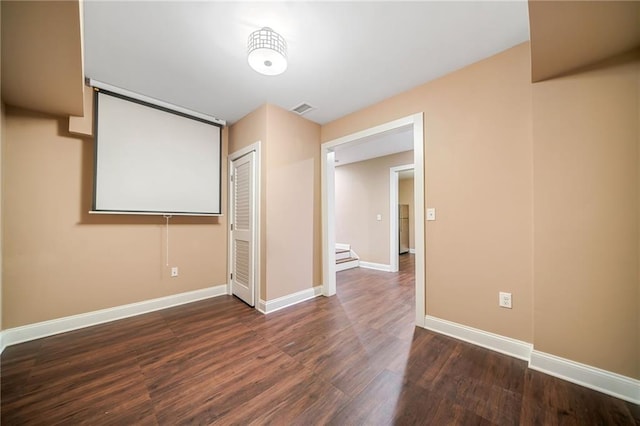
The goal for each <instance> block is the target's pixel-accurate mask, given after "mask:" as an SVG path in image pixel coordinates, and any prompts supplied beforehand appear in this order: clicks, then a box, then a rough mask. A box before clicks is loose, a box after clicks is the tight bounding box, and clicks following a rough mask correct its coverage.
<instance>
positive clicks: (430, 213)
mask: <svg viewBox="0 0 640 426" xmlns="http://www.w3.org/2000/svg"><path fill="white" fill-rule="evenodd" d="M427 220H436V209H435V208H434V207H430V208H428V209H427Z"/></svg>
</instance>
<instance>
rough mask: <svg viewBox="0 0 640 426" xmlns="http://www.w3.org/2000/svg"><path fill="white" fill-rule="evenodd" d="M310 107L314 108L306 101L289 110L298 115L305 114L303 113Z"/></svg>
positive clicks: (310, 108) (309, 109)
mask: <svg viewBox="0 0 640 426" xmlns="http://www.w3.org/2000/svg"><path fill="white" fill-rule="evenodd" d="M312 109H316V107H313V106H311V105H309V104H308V103H306V102H303V103H301V104H300V105H298V106H297V107H293V108H291V111H292V112H295V113H296V114H298V115H302V114H305V113H307V112H309V111H311V110H312Z"/></svg>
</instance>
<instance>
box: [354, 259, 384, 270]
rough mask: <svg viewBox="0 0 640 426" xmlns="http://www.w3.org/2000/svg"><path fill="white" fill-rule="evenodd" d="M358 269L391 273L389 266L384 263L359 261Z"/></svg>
mask: <svg viewBox="0 0 640 426" xmlns="http://www.w3.org/2000/svg"><path fill="white" fill-rule="evenodd" d="M360 267H361V268H366V269H375V270H376V271H384V272H391V265H385V264H384V263H373V262H363V261H362V260H361V261H360Z"/></svg>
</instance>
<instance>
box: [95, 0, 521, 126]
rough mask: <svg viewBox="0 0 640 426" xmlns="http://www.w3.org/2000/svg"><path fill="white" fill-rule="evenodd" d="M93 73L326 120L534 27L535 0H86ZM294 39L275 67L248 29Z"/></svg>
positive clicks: (185, 98)
mask: <svg viewBox="0 0 640 426" xmlns="http://www.w3.org/2000/svg"><path fill="white" fill-rule="evenodd" d="M84 17H85V19H84V60H85V74H86V76H88V77H91V78H93V79H96V80H99V81H102V82H105V83H108V84H111V85H114V86H118V87H122V88H124V89H127V90H130V91H133V92H136V93H140V94H142V95H146V96H149V97H153V98H157V99H160V100H163V101H165V102H169V103H172V104H176V105H179V106H182V107H184V108H188V109H192V110H195V111H199V112H203V113H206V114H210V115H214V116H216V117H218V118H220V119H223V120H227V122H228V123H233V122H235V121H237V120H239V119H240V118H242V117H243V116H244V115H246V114H247V113H249V112H251V111H252V110H254V109H256V108H257V107H259V106H260V105H262V104H264V103H271V104H275V105H278V106H280V107H282V108H285V109H291V108H293V107H295V106H297V105H299V104H300V103H301V102H306V103H308V104H310V105H312V106H314V107H316V109H315V110H313V111H311V112H309V113H307V114H306V115H305V117H306V118H308V119H310V120H313V121H315V122H317V123H320V124H323V123H326V122H329V121H332V120H334V119H336V118H339V117H342V116H344V115H346V114H348V113H351V112H354V111H357V110H359V109H361V108H364V107H366V106H368V105H371V104H373V103H375V102H378V101H380V100H383V99H385V98H388V97H390V96H392V95H394V94H397V93H400V92H402V91H405V90H408V89H410V88H412V87H415V86H417V85H420V84H422V83H425V82H427V81H430V80H433V79H435V78H437V77H440V76H442V75H445V74H447V73H449V72H451V71H454V70H456V69H459V68H461V67H464V66H466V65H468V64H471V63H473V62H476V61H478V60H480V59H483V58H486V57H488V56H491V55H493V54H495V53H498V52H500V51H502V50H505V49H507V48H509V47H511V46H514V45H516V44H519V43H521V42H523V41H526V40H528V39H529V22H528V11H527V2H526V1H524V0H519V1H496V2H487V1H472V2H459V1H439V2H431V1H429V2H379V1H378V2H319V1H313V2H277V3H276V2H258V3H249V2H203V1H199V2H186V1H177V2H161V1H142V2H133V1H126V2H125V1H95V0H85V2H84ZM263 26H269V27H271V28H273V29H274V30H276V31H277V32H279V33H280V34H282V35H283V36H284V37H285V38H286V40H287V43H288V46H289V52H288V57H289V68H288V69H287V71H286V72H285V73H284V74H282V75H280V76H274V77H268V76H262V75H259V74H257V73H256V72H255V71H253V70H252V69H251V68H249V66H248V64H247V59H246V43H247V37H248V36H249V34H250V33H251V32H252V31H254V30H256V29H259V28H261V27H263Z"/></svg>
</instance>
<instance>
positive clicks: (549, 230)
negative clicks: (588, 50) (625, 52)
mask: <svg viewBox="0 0 640 426" xmlns="http://www.w3.org/2000/svg"><path fill="white" fill-rule="evenodd" d="M639 79H640V52H638V54H636V55H635V58H632V57H630V56H625V57H622V58H617V59H615V60H613V61H609V62H608V63H604V64H601V65H599V66H595V67H591V68H590V69H588V70H584V71H582V72H578V73H575V74H573V75H570V76H566V77H563V78H558V79H554V80H549V81H546V82H542V83H537V84H534V85H533V123H534V125H533V135H534V141H535V144H534V194H533V195H534V200H535V203H534V217H535V221H534V241H535V252H534V266H535V270H534V272H535V277H536V280H535V300H534V307H535V310H534V330H535V338H534V341H535V346H536V349H538V350H541V351H544V352H548V353H552V354H555V355H559V356H562V357H565V358H569V359H573V360H576V361H579V362H582V363H585V364H589V365H593V366H596V367H600V368H604V369H607V370H611V371H614V372H617V373H620V374H624V375H627V376H631V377H636V378H638V377H640V346H639V344H640V341H639V338H638V333H639V331H640V322H639V321H640V320H639V316H638V312H639V311H640V303H639V301H638V297H639V294H640V287H639V286H640V284H639V279H638V277H639V275H638V266H639V263H638V256H639V251H638V243H639V233H638V221H639V218H638V215H639V213H640V210H639V205H638V199H639V190H640V185H639V184H638V176H639V169H638V152H639V151H638V142H639V138H640V133H639V131H638V124H639V120H638V116H639V111H640V109H639V108H638V101H639V99H640V97H639V96H638V90H639Z"/></svg>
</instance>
